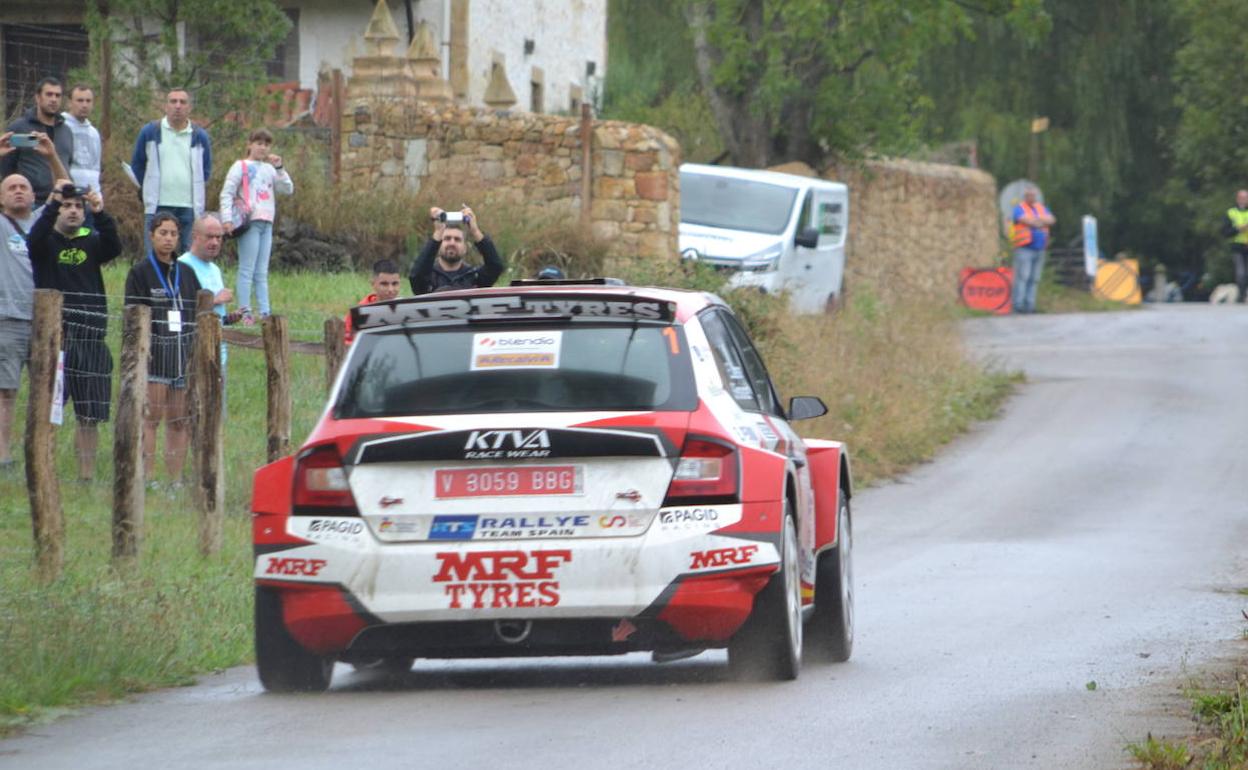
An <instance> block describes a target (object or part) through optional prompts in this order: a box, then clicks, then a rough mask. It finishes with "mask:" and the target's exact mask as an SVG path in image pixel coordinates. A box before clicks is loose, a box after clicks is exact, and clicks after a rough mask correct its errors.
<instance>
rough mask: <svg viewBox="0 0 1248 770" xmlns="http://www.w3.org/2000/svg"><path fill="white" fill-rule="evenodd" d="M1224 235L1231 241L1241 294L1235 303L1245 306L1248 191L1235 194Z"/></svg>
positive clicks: (1247, 286) (1246, 289)
mask: <svg viewBox="0 0 1248 770" xmlns="http://www.w3.org/2000/svg"><path fill="white" fill-rule="evenodd" d="M1222 234H1223V235H1224V236H1226V237H1227V238H1229V239H1230V240H1231V258H1232V259H1234V260H1235V285H1236V286H1238V287H1239V294H1238V295H1237V296H1236V299H1235V301H1236V302H1239V303H1240V304H1243V302H1244V296H1245V294H1248V190H1240V191H1239V192H1237V193H1235V207H1234V208H1230V209H1227V210H1226V224H1224V225H1222Z"/></svg>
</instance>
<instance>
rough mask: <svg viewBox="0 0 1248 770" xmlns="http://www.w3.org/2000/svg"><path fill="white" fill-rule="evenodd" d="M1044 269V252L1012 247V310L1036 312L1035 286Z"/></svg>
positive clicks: (1038, 282)
mask: <svg viewBox="0 0 1248 770" xmlns="http://www.w3.org/2000/svg"><path fill="white" fill-rule="evenodd" d="M1043 269H1044V252H1043V251H1038V250H1036V249H1014V296H1013V297H1012V299H1013V301H1014V312H1015V313H1034V312H1036V287H1037V286H1038V285H1039V284H1040V271H1041V270H1043Z"/></svg>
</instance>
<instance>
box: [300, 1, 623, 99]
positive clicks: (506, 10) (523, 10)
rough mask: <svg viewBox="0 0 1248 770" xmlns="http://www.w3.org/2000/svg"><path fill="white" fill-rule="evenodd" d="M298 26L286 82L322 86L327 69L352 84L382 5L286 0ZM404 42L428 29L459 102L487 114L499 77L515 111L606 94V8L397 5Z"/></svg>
mask: <svg viewBox="0 0 1248 770" xmlns="http://www.w3.org/2000/svg"><path fill="white" fill-rule="evenodd" d="M282 5H283V6H284V7H285V8H286V9H287V14H288V15H290V17H291V21H292V22H293V23H294V28H293V29H292V31H291V36H290V37H289V38H288V39H287V44H286V50H287V51H288V52H291V53H288V60H290V61H292V62H293V61H297V62H298V64H297V71H295V70H292V71H290V72H286V73H285V75H286V79H288V80H292V81H293V80H298V82H299V86H300V87H301V88H307V89H312V88H316V86H317V75H318V73H320V72H321V71H322V70H327V69H341V70H342V71H343V73H344V74H346V75H347V76H348V77H350V76H351V75H352V74H354V73H353V71H352V67H353V60H354V58H355V57H357V56H360V55H363V54H364V53H365V52H364V51H363V50H362V48H361V43H360V39H359V34H360V30H361V29H364V27H365V26H366V25H368V24H369V22H370V18H371V17H372V15H373V14H374V12H375V7H374V6H373V4H372V3H371V2H370V1H369V0H353V1H352V2H344V0H283V2H282ZM386 12H387V13H389V14H390V15H391V21H392V22H393V24H394V28H395V29H396V30H397V31H398V33H399V36H400V39H401V41H402V42H403V43H404V44H405V45H410V44H411V43H412V42H413V41H414V40H415V38H416V34H417V31H418V30H419V28H420V26H421V24H422V23H423V24H426V25H428V28H429V29H430V30H431V34H432V35H433V40H434V46H435V50H436V51H437V52H438V58H439V64H440V69H441V71H442V73H443V74H444V76H445V77H446V78H447V80H449V81H450V84H451V88H452V93H453V95H454V97H455V100H456V101H457V102H459V103H460V104H464V105H467V106H474V107H481V106H485V104H486V103H487V102H486V95H487V91H488V90H489V88H490V82H491V79H492V78H494V79H497V77H496V76H495V75H494V72H495V70H496V69H498V68H501V70H502V71H503V73H504V74H505V75H506V80H507V82H508V83H509V84H510V86H511V88H512V91H513V93H514V94H515V97H516V104H515V107H516V108H518V109H523V110H527V111H530V112H548V113H555V112H575V111H576V110H578V109H580V104H581V102H582V101H585V100H589V99H591V98H593V97H594V95H595V94H597V93H598V92H599V91H600V85H601V83H602V78H603V75H604V74H605V72H606V62H607V0H389V3H388V5H387V8H386Z"/></svg>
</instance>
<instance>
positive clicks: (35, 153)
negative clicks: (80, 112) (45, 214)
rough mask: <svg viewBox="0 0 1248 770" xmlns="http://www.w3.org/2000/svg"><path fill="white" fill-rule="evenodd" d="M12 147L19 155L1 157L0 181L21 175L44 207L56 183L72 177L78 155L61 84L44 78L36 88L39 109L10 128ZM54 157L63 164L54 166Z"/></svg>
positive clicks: (33, 109) (38, 202) (36, 202)
mask: <svg viewBox="0 0 1248 770" xmlns="http://www.w3.org/2000/svg"><path fill="white" fill-rule="evenodd" d="M7 130H8V131H10V132H12V136H11V137H9V144H10V146H12V147H13V148H14V149H16V152H10V153H6V154H5V155H4V156H3V157H0V178H3V177H6V176H8V175H10V174H21V175H22V176H24V177H26V179H27V180H29V181H30V186H31V187H32V188H33V189H34V191H35V204H36V205H41V204H42V203H43V202H44V200H46V199H47V197H48V194H49V193H50V192H52V180H54V179H59V178H61V177H63V176H68V174H67V173H66V172H65V171H64V169H65V168H68V167H69V162H70V159H71V158H72V157H73V155H74V134H73V132H72V131H70V129H69V126H66V125H65V119H64V118H63V117H61V81H59V80H57V79H56V78H50V77H49V78H44V79H43V80H40V81H39V84H38V85H37V86H36V87H35V106H34V107H31V108H30V109H28V110H26V114H24V115H22V117H20V118H18V119H17V120H15V121H13V122H12V123H11V124H9V127H8V129H7ZM47 147H52V148H54V152H52V153H51V154H52V156H54V157H56V158H57V163H59V164H61V167H60V169H58V168H57V166H55V165H53V164H52V158H50V157H49V155H48V150H47Z"/></svg>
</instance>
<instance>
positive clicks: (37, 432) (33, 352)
mask: <svg viewBox="0 0 1248 770" xmlns="http://www.w3.org/2000/svg"><path fill="white" fill-rule="evenodd" d="M63 302H64V299H63V297H62V296H61V293H60V292H59V291H55V290H53V289H36V290H35V312H34V317H33V319H32V320H31V335H30V400H29V409H28V411H27V413H26V489H27V491H28V492H29V494H30V518H31V524H32V525H33V527H34V533H35V560H36V564H37V567H38V570H39V577H40V578H41V579H43V580H55V579H56V578H58V577H60V574H61V570H62V569H63V567H64V566H65V513H64V511H62V510H61V490H60V486H59V485H58V482H57V478H56V456H55V450H56V426H55V425H53V424H52V400H53V396H54V389H55V388H56V373H57V369H58V368H59V359H60V353H61V307H62V305H63Z"/></svg>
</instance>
